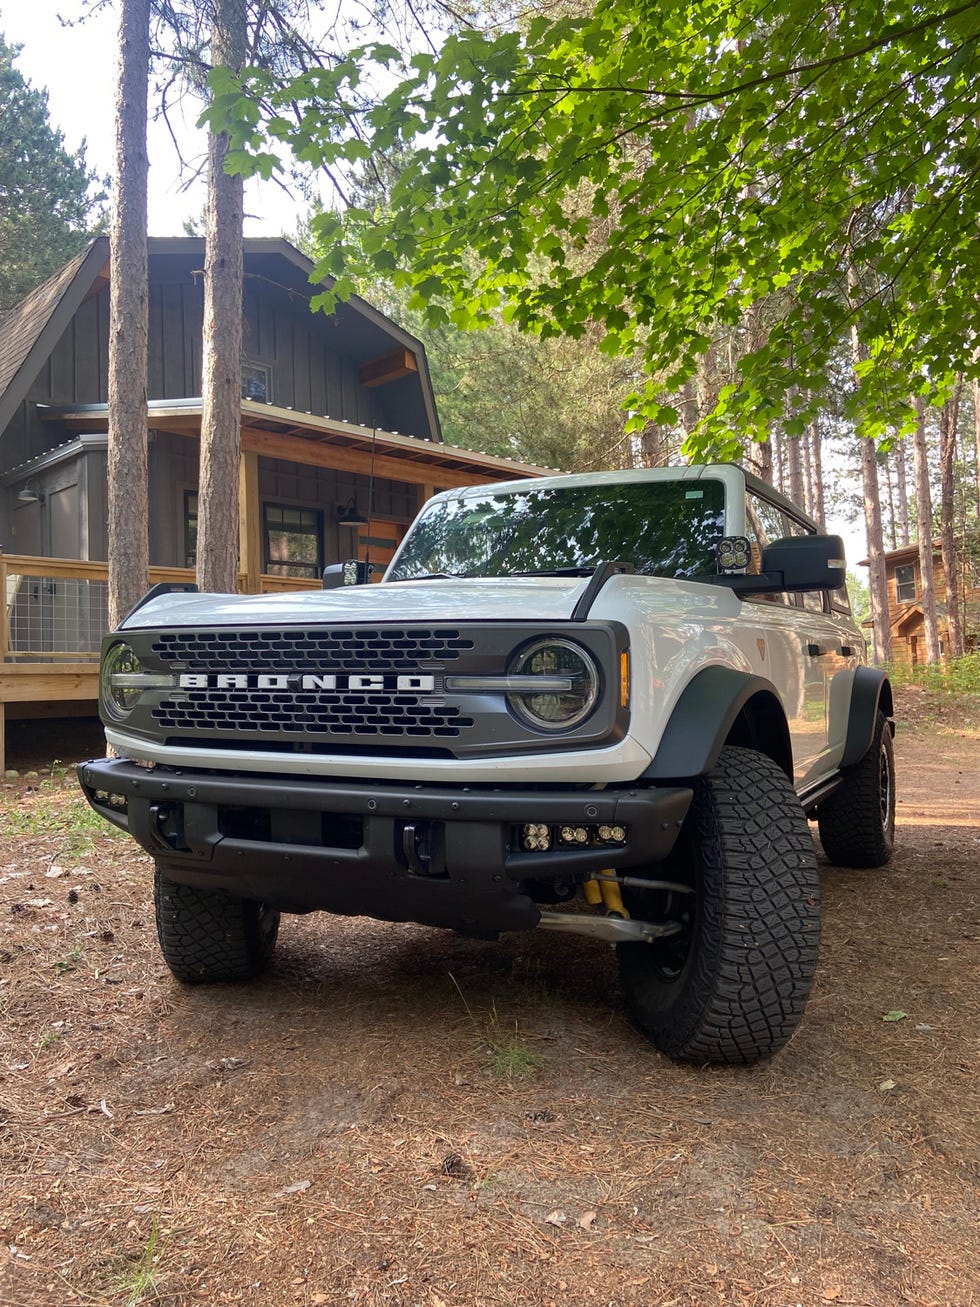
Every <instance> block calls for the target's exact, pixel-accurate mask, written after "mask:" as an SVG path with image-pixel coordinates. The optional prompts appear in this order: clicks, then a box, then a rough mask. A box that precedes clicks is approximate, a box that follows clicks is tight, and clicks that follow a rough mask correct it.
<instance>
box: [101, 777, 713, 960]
mask: <svg viewBox="0 0 980 1307" xmlns="http://www.w3.org/2000/svg"><path fill="white" fill-rule="evenodd" d="M78 777H79V781H80V782H81V785H82V789H83V790H84V792H85V796H86V798H87V799H88V801H89V803H90V804H91V805H92V807H93V808H94V809H95V810H96V812H98V813H100V814H101V815H102V816H104V817H106V818H108V819H109V820H110V821H112V822H113V823H114V824H115V825H117V826H119V827H121V828H122V829H123V830H125V831H128V832H129V834H130V835H132V837H133V838H134V839H135V840H137V841H138V842H139V843H140V844H141V845H142V846H143V848H144V849H146V851H147V852H148V853H150V854H152V855H153V857H154V858H155V859H156V860H157V861H158V862H159V863H160V864H161V865H162V867H163V868H164V870H165V874H166V875H167V876H168V877H169V878H170V879H171V880H174V881H178V882H181V883H185V884H190V885H198V886H202V887H207V888H213V889H222V890H227V891H229V892H231V893H234V894H238V895H241V896H242V897H245V898H254V899H261V900H263V901H265V902H266V903H268V904H270V905H271V906H274V907H278V908H281V909H283V910H284V911H291V912H309V911H313V910H316V909H324V910H326V911H329V912H339V913H344V914H349V915H355V916H370V917H377V918H380V919H381V920H385V921H417V922H421V923H423V924H425V925H433V926H446V927H449V928H451V929H453V930H458V931H460V932H461V933H463V934H467V935H475V936H480V937H493V936H496V935H497V934H498V933H499V932H500V931H502V930H522V929H527V928H530V927H532V926H534V925H536V924H537V921H538V919H539V910H538V908H537V906H536V904H535V902H534V899H533V897H532V894H531V893H530V892H528V883H529V882H530V883H531V884H532V886H533V882H535V881H538V882H564V883H567V884H575V883H580V882H582V881H584V880H587V879H589V878H590V876H592V875H594V874H595V873H596V872H599V871H602V870H605V869H614V870H619V869H626V868H634V869H635V868H642V867H649V866H650V865H651V864H653V863H656V862H658V861H660V860H661V859H663V858H665V857H666V856H667V855H668V854H669V853H670V851H671V849H672V848H673V846H674V842H675V840H676V838H677V833H678V831H679V829H680V826H681V824H682V822H683V820H684V817H685V816H686V814H687V810H688V807H689V806H690V802H691V797H692V791H691V790H690V789H688V788H685V787H669V788H668V787H663V788H642V787H632V788H617V789H613V788H606V789H603V790H571V789H568V788H558V787H555V788H550V789H549V788H543V789H525V788H519V787H517V786H499V787H491V786H479V787H477V786H450V785H404V784H389V783H384V782H374V783H372V782H353V781H324V780H304V779H296V778H294V777H276V776H252V775H241V774H238V773H227V774H221V773H214V772H209V773H194V772H187V771H183V770H181V771H176V770H171V769H168V768H164V767H157V768H155V769H154V770H152V771H149V770H147V769H146V768H143V767H138V766H136V765H135V764H133V763H130V762H127V761H125V760H124V759H104V758H103V759H94V760H92V761H91V762H85V763H81V764H80V765H79V767H78ZM526 823H540V824H543V825H547V826H549V827H557V826H561V825H571V826H584V827H586V828H588V829H590V830H594V829H596V828H598V826H600V825H607V826H622V827H624V828H625V829H626V831H627V838H626V842H625V843H624V844H621V845H619V844H616V845H613V844H603V845H597V844H590V845H589V846H588V847H571V846H569V847H564V846H561V847H558V846H556V847H553V848H552V849H550V850H548V851H546V852H527V851H525V850H524V849H522V848H521V847H520V838H519V832H520V827H521V826H522V825H524V824H526Z"/></svg>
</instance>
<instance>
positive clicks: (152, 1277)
mask: <svg viewBox="0 0 980 1307" xmlns="http://www.w3.org/2000/svg"><path fill="white" fill-rule="evenodd" d="M162 1252H163V1247H162V1246H161V1244H160V1226H159V1224H158V1222H157V1221H154V1222H153V1228H152V1229H151V1230H150V1234H149V1238H148V1239H147V1241H146V1247H145V1248H144V1249H143V1251H142V1252H141V1253H140V1255H139V1257H138V1258H137V1259H136V1260H135V1261H133V1263H132V1264H131V1265H130V1266H129V1267H128V1268H127V1270H125V1271H122V1272H120V1274H119V1275H118V1277H117V1279H116V1288H117V1289H118V1290H119V1291H120V1292H122V1293H124V1294H126V1307H137V1304H138V1303H141V1302H143V1301H144V1300H145V1299H146V1298H148V1297H150V1296H151V1295H152V1297H154V1298H159V1297H160V1290H159V1288H158V1287H157V1262H158V1261H159V1258H160V1256H161V1254H162Z"/></svg>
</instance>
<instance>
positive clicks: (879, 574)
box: [858, 436, 892, 666]
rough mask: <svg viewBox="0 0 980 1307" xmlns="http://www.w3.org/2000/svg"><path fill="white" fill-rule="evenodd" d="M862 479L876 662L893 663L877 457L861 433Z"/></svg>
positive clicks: (872, 443) (872, 446)
mask: <svg viewBox="0 0 980 1307" xmlns="http://www.w3.org/2000/svg"><path fill="white" fill-rule="evenodd" d="M858 445H859V446H860V450H861V480H862V484H863V487H864V521H865V528H866V531H867V538H868V592H869V594H870V597H871V621H872V623H873V632H874V638H873V649H874V661H875V662H876V663H877V664H878V665H879V666H884V664H885V663H889V662H891V657H892V632H891V623H890V621H889V616H888V584H887V581H886V578H885V548H884V541H883V538H882V529H881V496H880V494H879V491H878V457H877V450H876V449H875V442H874V441H873V440H870V439H869V438H868V437H867V436H862V437H861V438H860V439H859V441H858Z"/></svg>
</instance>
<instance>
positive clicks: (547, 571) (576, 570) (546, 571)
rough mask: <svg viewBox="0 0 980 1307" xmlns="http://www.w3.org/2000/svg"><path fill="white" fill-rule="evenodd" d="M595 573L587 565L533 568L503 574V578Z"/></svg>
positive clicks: (588, 574)
mask: <svg viewBox="0 0 980 1307" xmlns="http://www.w3.org/2000/svg"><path fill="white" fill-rule="evenodd" d="M594 571H595V568H594V567H591V566H590V565H589V564H588V563H585V564H582V565H580V566H578V567H535V568H532V569H531V570H530V571H527V572H505V573H503V575H504V576H591V575H592V573H593V572H594Z"/></svg>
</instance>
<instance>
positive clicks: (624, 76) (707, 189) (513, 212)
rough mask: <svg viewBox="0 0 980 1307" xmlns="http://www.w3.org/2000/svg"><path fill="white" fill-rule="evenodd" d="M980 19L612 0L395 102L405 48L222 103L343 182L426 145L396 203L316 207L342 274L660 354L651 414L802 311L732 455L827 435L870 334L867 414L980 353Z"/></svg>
mask: <svg viewBox="0 0 980 1307" xmlns="http://www.w3.org/2000/svg"><path fill="white" fill-rule="evenodd" d="M558 12H559V15H560V14H561V11H558ZM978 36H980V8H978V6H977V5H976V4H974V3H962V2H961V3H956V0H953V2H952V3H947V4H943V3H940V2H939V0H920V2H919V3H917V4H916V5H915V6H914V7H913V6H909V5H907V4H904V3H899V0H851V2H850V3H848V4H847V5H838V6H828V5H827V4H826V3H825V0H821V2H820V3H817V2H815V0H773V2H772V3H770V4H767V5H764V6H763V5H760V4H759V3H758V2H757V0H756V2H755V3H752V2H751V0H725V3H719V0H658V2H657V3H652V2H651V0H599V2H598V3H597V4H596V5H595V7H594V9H592V10H591V11H590V12H587V13H585V14H583V15H581V16H558V17H548V16H544V17H538V18H535V19H534V20H532V21H531V23H530V25H529V26H528V27H527V28H526V30H525V31H523V32H517V31H506V32H503V33H502V34H485V33H482V32H479V31H475V30H471V31H463V32H461V33H459V34H457V35H454V36H451V37H450V38H449V39H448V40H447V41H446V42H445V43H444V45H443V46H442V48H441V49H440V50H439V51H438V52H435V53H427V54H419V55H416V56H415V57H413V58H412V60H411V62H410V66H409V67H408V68H407V69H406V70H405V71H404V74H403V76H402V78H401V80H400V81H398V82H397V84H396V85H395V86H394V88H393V89H392V90H391V91H390V92H389V93H388V94H386V95H384V96H383V97H381V98H380V99H376V100H374V101H373V102H372V103H369V104H365V103H364V102H363V98H362V95H361V91H360V86H361V80H362V76H363V71H364V68H365V66H366V64H367V63H368V62H369V61H371V60H373V61H374V62H375V63H381V64H394V63H395V61H396V59H397V52H396V51H394V50H392V49H390V48H375V49H373V50H365V51H362V52H360V53H359V55H358V56H356V57H354V58H352V59H349V60H342V61H338V62H337V63H336V64H335V65H334V66H332V67H330V68H329V69H324V68H320V69H316V70H312V71H309V72H307V73H305V74H303V75H302V76H301V77H299V78H296V79H293V80H291V81H289V82H288V83H286V84H280V85H277V84H276V83H275V82H274V80H273V79H272V78H271V77H269V76H268V75H267V74H265V73H263V72H262V71H261V70H253V71H252V72H251V73H250V75H249V76H248V77H246V79H245V80H244V82H243V83H242V84H241V85H238V84H236V83H233V82H232V80H231V79H229V78H227V77H224V78H222V76H221V74H220V72H219V74H218V78H217V86H216V91H217V92H218V94H217V95H216V101H215V111H216V112H220V113H221V114H224V115H227V118H226V121H227V122H228V124H229V125H231V126H232V127H233V130H235V132H236V137H235V139H236V143H237V144H238V146H239V147H240V149H239V152H238V154H237V155H236V156H235V163H234V166H237V167H241V168H248V169H258V170H260V171H268V170H270V169H272V168H273V167H274V159H275V151H276V149H277V148H279V146H281V144H282V143H287V144H288V145H289V146H291V148H292V149H293V150H294V151H295V152H296V154H297V155H298V157H300V158H302V159H304V160H306V161H308V162H312V163H314V164H316V165H318V166H326V167H327V168H329V169H331V170H332V171H333V174H334V175H335V176H343V174H344V169H345V168H351V167H359V166H363V164H364V162H365V160H368V161H369V160H371V159H372V158H373V157H376V156H377V155H379V154H384V153H385V152H387V151H398V152H399V153H402V152H405V155H406V157H407V162H406V166H405V167H404V168H403V169H402V170H401V171H400V173H399V174H398V176H397V179H396V180H395V181H394V183H393V184H392V186H391V188H390V193H389V197H388V203H387V205H386V206H385V208H384V209H383V210H378V211H374V210H368V209H367V208H364V207H359V206H356V205H355V206H351V207H349V208H348V209H347V210H346V212H337V213H331V212H327V213H324V214H321V215H320V216H319V217H318V219H317V220H316V224H317V236H318V239H319V243H320V248H321V250H322V251H323V257H322V259H321V263H320V268H319V271H320V273H321V275H327V274H329V275H331V276H333V277H335V278H336V279H337V281H336V285H335V288H334V293H335V294H336V295H340V296H344V295H346V294H348V293H349V292H350V290H351V288H352V286H353V285H354V284H355V280H356V279H357V278H359V277H362V276H364V275H365V274H374V275H376V274H377V273H378V272H379V271H380V272H382V273H383V274H385V275H388V276H390V277H391V278H392V279H393V280H394V281H395V283H396V284H399V285H402V286H410V287H411V289H412V295H413V298H412V301H411V303H412V305H413V306H414V307H417V308H418V309H420V310H421V311H423V312H424V313H425V314H426V315H427V318H428V320H429V322H430V323H431V324H432V325H436V326H437V325H439V324H440V323H442V322H445V321H446V320H447V319H448V320H451V321H452V322H453V323H455V324H456V325H458V326H462V327H473V326H482V325H486V324H488V323H490V322H491V321H493V319H494V315H495V314H497V313H499V311H500V309H501V306H505V307H504V312H505V314H506V315H507V316H508V317H509V318H510V319H512V320H513V321H514V322H515V323H517V324H518V325H519V326H520V327H521V328H523V329H524V330H527V331H532V332H537V333H539V334H541V335H544V336H549V335H556V334H560V333H564V334H567V335H570V336H572V337H578V336H581V335H582V334H584V333H585V332H586V331H587V330H589V329H590V328H592V327H593V325H594V324H598V325H599V327H600V328H601V331H602V333H603V347H604V348H605V349H606V350H607V351H608V352H609V353H611V354H615V353H620V354H626V355H634V354H638V355H640V356H642V358H643V361H644V364H645V369H646V372H647V374H648V377H649V381H648V382H647V384H646V385H645V386H644V387H641V388H639V389H638V391H637V393H636V394H635V395H633V396H632V397H631V399H630V401H629V403H630V407H631V408H632V409H633V410H634V412H635V422H636V424H637V426H639V425H640V424H641V423H642V421H644V420H652V421H654V422H658V423H662V424H667V425H669V424H670V423H671V422H672V421H674V420H676V414H675V413H673V411H672V410H671V408H670V405H669V403H668V402H667V398H666V397H668V396H669V395H670V394H671V393H676V392H677V391H678V390H679V389H680V387H681V386H682V385H683V384H684V383H685V381H686V380H688V379H689V378H690V377H691V376H692V375H693V374H694V371H695V369H696V364H697V359H698V356H699V355H700V353H701V352H702V351H703V350H704V348H705V346H706V344H707V342H708V341H709V339H710V337H711V333H712V332H713V331H714V330H715V329H716V328H718V327H719V326H722V327H727V328H731V327H733V326H738V324H744V323H745V321H746V316H745V315H746V310H747V309H749V308H750V306H760V305H763V306H768V307H769V308H772V307H773V306H774V305H775V306H778V313H776V314H775V320H774V321H772V322H771V323H770V325H769V326H768V330H767V332H766V333H765V336H764V338H762V339H754V338H750V339H748V340H747V341H746V352H745V354H744V356H743V357H742V358H741V359H740V360H739V361H738V363H737V364H735V365H734V367H733V374H732V381H731V384H729V385H727V386H725V387H723V388H722V391H721V397H720V399H719V401H718V405H717V407H716V409H715V411H714V413H713V414H712V415H711V416H710V417H709V419H708V420H707V421H706V422H705V423H703V424H702V428H701V430H700V432H699V434H698V437H697V438H696V441H695V446H696V447H699V448H700V451H701V452H704V451H705V450H707V449H710V450H711V451H712V452H713V453H715V454H729V455H730V454H733V453H735V452H736V445H735V436H734V435H733V433H734V432H746V433H751V434H753V435H755V436H762V435H764V434H765V432H766V429H767V428H768V426H769V424H770V423H771V422H772V421H773V420H775V419H777V418H780V419H781V420H782V421H783V424H784V429H785V430H786V431H787V432H788V433H789V434H791V435H792V434H797V433H798V432H799V431H801V430H802V429H803V426H804V424H805V422H806V421H807V420H808V418H809V417H810V416H811V414H812V412H813V411H815V410H816V409H817V408H818V407H819V406H820V404H821V402H822V399H823V398H824V397H825V396H826V395H827V392H828V390H829V388H831V386H832V383H831V382H830V381H829V380H828V378H829V377H830V375H831V370H830V362H831V356H832V353H833V351H834V350H835V349H839V346H840V342H841V340H842V339H845V340H846V339H848V338H849V337H850V336H851V333H852V332H853V333H856V338H857V340H858V341H859V342H860V346H861V353H862V356H863V357H864V359H865V361H864V362H863V363H862V364H861V365H860V366H859V367H858V369H857V373H858V377H857V381H856V384H855V386H854V389H853V393H851V394H850V395H849V396H848V397H847V406H848V408H847V411H848V415H849V416H850V417H851V418H853V419H854V420H855V421H856V422H858V423H859V426H860V429H861V430H862V431H863V433H864V434H870V435H878V436H881V435H883V434H884V433H885V432H886V431H888V430H889V429H890V428H892V427H893V426H894V425H895V424H901V423H903V422H904V421H905V420H906V419H907V415H908V395H909V391H910V388H912V387H914V388H916V389H919V390H922V391H923V392H929V391H939V390H941V389H942V386H943V384H944V383H945V381H946V379H947V378H948V377H949V375H950V374H951V373H952V372H954V371H957V370H964V371H967V372H970V371H973V370H975V366H976V365H975V362H974V356H975V353H976V342H975V338H974V328H975V321H976V287H977V285H978V284H980V231H978V223H977V212H978V210H980V202H978V201H980V195H978V190H980V186H978V176H980V141H978V124H980V104H978V99H980V77H978V76H977V73H978V71H980V70H978V67H977V65H978V59H977V39H978ZM259 105H262V106H263V107H264V109H265V114H264V115H260V114H259V113H258V112H257V106H259ZM474 258H475V260H476V268H475V270H474ZM329 298H330V297H328V300H329ZM766 316H767V319H768V318H769V315H768V314H767V315H766Z"/></svg>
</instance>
